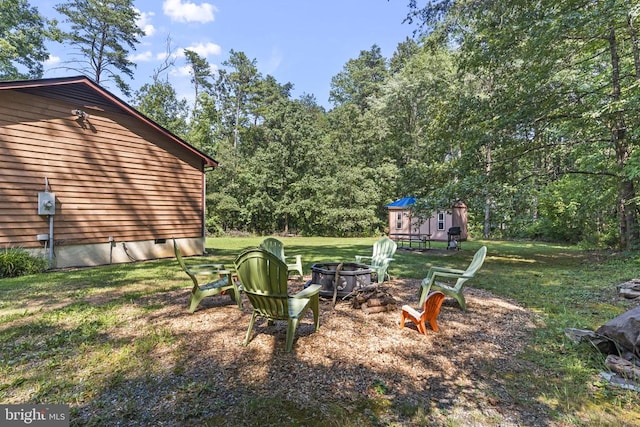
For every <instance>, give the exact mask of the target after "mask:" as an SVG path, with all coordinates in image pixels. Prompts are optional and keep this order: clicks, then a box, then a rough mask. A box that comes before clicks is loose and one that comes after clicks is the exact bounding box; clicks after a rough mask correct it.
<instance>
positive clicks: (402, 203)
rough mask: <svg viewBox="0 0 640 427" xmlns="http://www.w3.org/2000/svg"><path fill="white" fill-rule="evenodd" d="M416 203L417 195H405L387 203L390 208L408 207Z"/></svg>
mask: <svg viewBox="0 0 640 427" xmlns="http://www.w3.org/2000/svg"><path fill="white" fill-rule="evenodd" d="M415 203H416V198H415V197H403V198H402V199H398V200H396V201H395V202H393V203H389V204H388V205H387V207H388V208H406V207H407V206H411V205H414V204H415Z"/></svg>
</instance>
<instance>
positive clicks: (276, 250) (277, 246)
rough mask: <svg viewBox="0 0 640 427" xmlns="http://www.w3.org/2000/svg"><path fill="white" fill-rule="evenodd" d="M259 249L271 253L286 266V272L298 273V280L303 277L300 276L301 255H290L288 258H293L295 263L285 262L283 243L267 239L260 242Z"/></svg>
mask: <svg viewBox="0 0 640 427" xmlns="http://www.w3.org/2000/svg"><path fill="white" fill-rule="evenodd" d="M260 247H261V248H262V249H265V250H267V251H269V252H271V253H272V254H274V255H275V256H277V257H278V258H280V261H282V262H284V263H285V264H287V270H288V271H289V272H291V271H296V272H298V274H299V275H300V279H302V277H303V276H304V275H303V274H302V256H301V255H291V256H289V259H292V258H295V262H287V257H286V256H285V254H284V243H282V242H281V241H280V240H278V239H276V238H275V237H267V238H266V239H264V240H263V241H262V243H260Z"/></svg>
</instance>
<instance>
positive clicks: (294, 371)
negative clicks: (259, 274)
mask: <svg viewBox="0 0 640 427" xmlns="http://www.w3.org/2000/svg"><path fill="white" fill-rule="evenodd" d="M306 279H308V278H306ZM302 283H304V281H296V282H293V283H292V285H291V287H292V292H294V291H295V290H297V289H300V288H301V287H302ZM419 284H420V281H419V280H399V279H396V280H393V281H390V282H387V283H385V286H386V287H387V288H388V289H389V291H390V292H391V294H392V295H393V296H394V298H395V299H396V300H397V301H398V304H397V309H396V310H394V311H390V312H383V313H376V314H366V313H365V312H363V311H362V310H357V309H354V308H352V306H351V304H350V303H349V302H346V301H345V302H339V303H338V304H337V305H336V306H335V307H333V306H332V304H331V300H328V299H327V300H321V308H320V311H321V317H320V330H319V331H317V332H314V331H313V326H312V317H311V313H310V312H309V313H308V314H307V316H306V317H305V319H303V321H302V322H301V324H300V325H299V327H298V330H297V334H296V338H295V340H294V347H293V351H292V352H291V353H286V352H285V351H284V348H285V334H286V322H277V323H276V324H274V325H267V323H266V322H265V321H262V320H260V321H258V322H256V325H255V327H254V332H253V335H252V339H251V342H250V343H249V345H248V346H246V347H244V346H243V345H242V342H243V340H244V337H245V334H246V331H247V327H248V324H249V319H250V316H251V314H250V304H249V302H248V300H247V299H246V297H244V296H243V301H244V303H245V307H244V310H243V311H240V310H238V308H237V306H235V305H233V304H232V303H231V301H230V300H229V298H227V297H226V296H218V297H210V298H206V299H205V300H204V301H203V303H201V305H200V307H199V308H198V310H197V311H196V312H195V313H193V314H189V313H188V311H187V302H188V291H187V290H180V291H173V292H166V293H162V294H158V295H155V296H154V297H151V298H145V299H142V300H140V301H137V304H139V305H149V306H151V305H153V306H158V305H164V308H162V309H160V310H153V311H150V312H149V315H145V316H143V317H139V318H137V319H135V321H132V322H129V323H128V324H127V327H126V328H124V329H122V330H119V331H118V333H119V334H122V335H126V336H129V337H130V336H133V337H134V339H135V336H136V334H141V333H142V332H141V331H145V330H147V331H148V329H149V328H148V326H149V324H151V325H153V328H154V329H155V330H162V331H169V332H170V334H171V335H172V336H173V337H174V341H173V342H172V344H171V345H170V346H168V347H167V346H159V347H158V349H157V354H155V355H154V357H155V358H156V360H157V362H156V364H155V366H154V367H153V368H152V369H151V368H150V372H149V373H147V375H146V376H145V375H143V374H141V377H140V378H139V379H136V380H130V381H129V382H128V383H126V384H120V385H118V386H117V387H114V388H111V389H105V390H104V391H103V394H102V395H101V396H99V397H97V401H95V402H93V403H91V404H90V405H89V406H86V407H81V408H80V409H79V414H78V415H79V416H80V417H87V418H90V417H91V414H92V413H94V414H95V412H94V411H95V410H96V407H95V405H98V406H100V403H98V402H99V401H101V402H103V403H104V404H107V403H106V402H122V401H125V398H126V401H127V404H128V405H132V406H134V407H136V408H137V409H136V419H137V420H138V422H140V423H142V424H144V422H145V420H154V423H155V425H197V424H198V423H199V422H202V421H203V420H211V419H216V418H217V417H219V418H220V419H224V417H225V414H228V415H231V412H232V411H234V410H237V408H234V402H240V401H242V400H243V399H245V400H246V398H247V397H249V398H252V397H259V396H278V397H280V398H281V399H283V400H287V401H288V402H291V403H292V404H294V405H295V406H297V407H302V408H304V407H313V408H316V409H317V410H320V411H322V410H323V407H324V406H328V405H330V404H335V403H336V402H338V403H339V404H340V405H342V406H343V407H344V408H345V409H346V410H347V411H350V410H353V411H356V410H357V402H359V401H362V399H363V398H366V397H369V398H378V399H386V400H388V401H389V403H390V405H393V407H395V408H399V407H405V408H414V409H415V408H420V409H419V410H420V411H422V413H423V414H424V417H423V420H424V421H425V422H427V423H430V425H431V423H432V424H435V425H438V424H440V423H441V422H444V420H447V422H450V421H451V420H454V422H458V423H459V424H460V425H483V426H485V425H500V426H516V425H527V426H535V425H551V424H552V423H551V422H550V420H549V419H547V415H546V412H547V410H546V408H545V407H542V406H536V404H534V403H531V402H529V403H528V404H527V405H526V407H523V406H519V404H518V402H519V401H522V400H523V399H524V400H526V399H527V396H513V395H512V393H511V392H510V391H509V389H508V388H507V387H506V385H507V381H508V378H509V377H510V376H513V375H514V374H515V373H517V372H520V371H522V370H528V369H531V366H529V365H528V363H527V362H526V361H523V360H521V359H519V358H518V354H519V353H520V352H521V351H522V349H523V347H524V346H525V345H526V344H527V341H528V339H529V337H530V336H531V331H532V330H533V329H534V327H535V317H534V315H533V314H532V313H531V312H528V311H526V310H524V309H523V308H521V307H519V306H518V305H517V304H515V303H513V302H510V301H506V300H504V299H500V298H497V297H495V296H493V295H491V294H490V293H488V292H484V291H481V290H476V289H472V288H467V289H466V292H465V295H466V298H467V303H468V310H467V311H466V312H463V311H462V310H461V309H460V308H459V307H458V306H457V305H456V304H455V302H454V301H453V299H450V298H447V299H446V300H445V303H444V304H443V306H442V310H441V313H440V316H439V319H438V324H439V326H440V331H439V332H433V331H431V330H429V331H428V334H427V335H426V336H425V335H421V334H419V333H418V332H417V330H416V328H415V326H414V325H409V326H408V327H405V328H403V329H401V328H400V327H399V321H400V310H401V306H402V305H403V304H410V305H413V306H414V307H415V306H417V303H418V294H417V290H418V289H419ZM143 326H144V327H143ZM152 371H155V373H153V372H152ZM193 393H199V394H198V396H200V397H197V398H195V399H194V397H193ZM194 401H196V402H200V403H199V405H198V407H197V408H193V404H192V403H191V404H190V407H189V410H190V411H192V412H189V413H184V411H185V410H187V409H185V408H184V406H185V402H194ZM108 405H109V406H111V408H110V410H111V411H112V412H113V413H114V416H117V414H118V409H117V408H116V406H117V405H114V404H108ZM144 411H147V412H148V413H144ZM386 417H388V418H389V419H385V420H383V422H384V423H385V424H386V423H396V424H400V425H410V424H407V422H408V420H409V419H415V411H413V412H412V411H409V412H406V411H405V412H403V411H401V410H392V411H388V415H386ZM412 417H413V418H412ZM176 419H181V420H182V421H180V422H176V421H175V420H176ZM185 420H190V421H189V422H187V421H185Z"/></svg>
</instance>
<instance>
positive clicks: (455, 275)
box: [433, 271, 473, 279]
mask: <svg viewBox="0 0 640 427" xmlns="http://www.w3.org/2000/svg"><path fill="white" fill-rule="evenodd" d="M462 273H464V271H462V272H460V273H450V272H447V271H434V272H433V277H438V276H439V277H452V278H454V279H471V278H472V277H473V276H469V275H465V274H462Z"/></svg>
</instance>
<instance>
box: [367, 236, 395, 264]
mask: <svg viewBox="0 0 640 427" xmlns="http://www.w3.org/2000/svg"><path fill="white" fill-rule="evenodd" d="M397 248H398V244H397V243H396V242H394V241H393V240H391V239H390V238H388V237H386V236H385V237H383V238H381V239H380V240H378V241H377V242H375V243H374V244H373V254H372V257H371V260H372V262H371V263H372V264H374V265H378V264H381V263H382V262H383V261H384V260H385V259H386V258H393V255H394V254H395V253H396V249H397Z"/></svg>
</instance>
